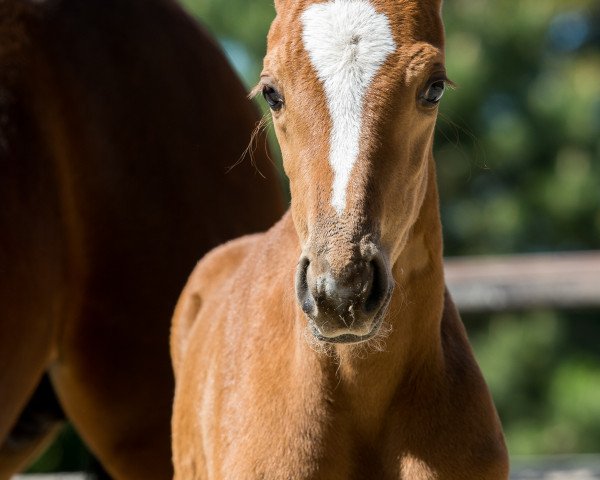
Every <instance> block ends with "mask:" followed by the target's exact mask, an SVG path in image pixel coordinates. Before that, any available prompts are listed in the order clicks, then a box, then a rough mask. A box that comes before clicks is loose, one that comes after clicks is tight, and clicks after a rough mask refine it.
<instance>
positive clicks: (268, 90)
mask: <svg viewBox="0 0 600 480" xmlns="http://www.w3.org/2000/svg"><path fill="white" fill-rule="evenodd" d="M262 95H263V97H264V98H265V100H266V101H267V103H268V104H269V107H270V108H271V110H274V111H277V110H281V107H283V97H282V96H281V94H280V93H279V92H278V91H277V90H276V89H274V88H273V87H271V86H269V85H265V86H264V87H263V89H262Z"/></svg>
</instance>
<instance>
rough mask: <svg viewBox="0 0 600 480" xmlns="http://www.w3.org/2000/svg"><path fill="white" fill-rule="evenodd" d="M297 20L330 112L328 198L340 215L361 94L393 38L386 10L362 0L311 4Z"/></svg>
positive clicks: (357, 130) (359, 121)
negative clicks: (330, 170) (383, 11)
mask: <svg viewBox="0 0 600 480" xmlns="http://www.w3.org/2000/svg"><path fill="white" fill-rule="evenodd" d="M302 26H303V31H302V40H303V42H304V48H305V49H306V51H307V52H308V55H309V57H310V61H311V63H312V65H313V68H314V69H315V70H316V72H317V76H318V78H319V80H320V81H321V82H322V83H323V87H324V90H325V95H326V97H327V106H328V108H329V114H330V116H331V123H332V131H331V138H330V147H329V163H330V164H331V168H332V169H333V187H332V196H331V204H332V205H333V207H334V208H335V210H336V211H337V213H338V215H341V214H342V212H343V211H344V209H345V208H346V190H347V187H348V182H349V180H350V172H351V171H352V167H353V166H354V164H355V162H356V159H357V157H358V153H359V140H360V132H361V124H362V110H363V100H364V96H365V93H366V91H367V88H368V87H369V84H370V83H371V80H373V77H374V76H375V74H376V73H377V71H378V70H379V68H380V67H381V65H383V63H384V62H385V60H386V59H387V57H388V55H390V54H391V53H392V52H393V51H394V50H395V49H396V44H395V42H394V39H393V38H392V31H391V29H390V24H389V21H388V18H387V16H386V15H385V14H383V13H377V11H376V10H375V8H373V6H372V5H371V4H370V3H369V2H368V0H332V1H329V2H326V3H316V4H313V5H311V6H310V7H308V8H307V9H306V10H305V11H304V12H303V13H302Z"/></svg>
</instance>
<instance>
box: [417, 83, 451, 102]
mask: <svg viewBox="0 0 600 480" xmlns="http://www.w3.org/2000/svg"><path fill="white" fill-rule="evenodd" d="M445 89H446V82H444V80H436V81H435V82H432V83H430V84H429V86H428V87H427V90H425V92H424V93H423V94H422V95H421V101H422V103H423V104H424V105H425V106H434V105H437V104H438V103H439V101H440V100H441V98H442V96H443V95H444V90H445Z"/></svg>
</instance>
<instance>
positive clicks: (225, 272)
mask: <svg viewBox="0 0 600 480" xmlns="http://www.w3.org/2000/svg"><path fill="white" fill-rule="evenodd" d="M260 236H261V234H254V235H246V236H243V237H240V238H237V239H235V240H231V241H229V242H227V243H224V244H223V245H220V246H219V247H216V248H214V249H213V250H211V251H210V252H208V253H207V254H206V255H205V256H204V257H203V258H202V259H201V260H200V261H199V262H198V264H197V265H196V267H195V268H194V270H193V271H192V273H191V275H190V277H189V279H188V281H187V284H186V285H185V287H184V289H183V292H182V293H181V295H180V297H179V300H178V302H177V305H176V307H175V312H174V314H173V319H172V324H171V356H172V359H173V367H174V370H175V375H177V372H178V370H179V366H180V364H181V361H182V359H183V357H184V356H185V353H186V351H187V347H188V344H189V340H190V335H191V330H192V328H193V327H194V324H195V323H196V320H197V319H198V317H199V316H200V313H201V312H202V311H203V309H204V308H206V307H205V303H206V299H210V300H213V301H214V299H215V298H214V297H217V298H218V297H220V296H222V295H223V294H224V293H225V292H227V290H228V288H227V286H226V284H227V283H228V282H230V281H231V280H232V279H233V278H234V277H235V274H236V270H237V269H238V268H239V266H240V264H241V263H242V261H243V259H244V258H245V257H246V256H247V255H248V252H249V251H250V250H251V248H252V246H253V245H254V243H255V241H256V239H257V237H260ZM227 299H228V298H227V297H223V301H225V300H227ZM229 300H231V299H230V298H229Z"/></svg>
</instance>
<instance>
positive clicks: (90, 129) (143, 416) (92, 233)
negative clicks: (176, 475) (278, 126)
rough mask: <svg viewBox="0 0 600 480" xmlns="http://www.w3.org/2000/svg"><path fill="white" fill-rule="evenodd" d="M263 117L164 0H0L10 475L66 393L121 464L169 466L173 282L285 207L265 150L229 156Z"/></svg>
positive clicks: (4, 382) (111, 464)
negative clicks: (249, 159) (265, 175)
mask: <svg viewBox="0 0 600 480" xmlns="http://www.w3.org/2000/svg"><path fill="white" fill-rule="evenodd" d="M256 120H257V114H256V111H255V110H254V109H253V108H252V106H251V105H249V104H248V102H247V100H246V98H245V91H244V88H243V87H242V85H241V84H240V82H239V81H238V80H237V79H236V77H235V75H234V74H233V72H232V70H231V68H230V67H229V66H228V64H227V62H226V61H225V59H224V57H223V56H222V54H221V53H220V52H219V50H218V48H216V47H215V45H214V44H213V42H212V41H211V40H210V39H209V38H208V37H207V35H206V34H204V33H203V32H202V31H200V30H199V29H198V28H197V26H196V25H195V24H194V22H192V21H191V20H190V18H189V17H188V16H187V15H186V14H184V13H183V11H182V10H181V9H180V8H179V7H178V6H177V5H175V4H174V3H173V2H171V1H169V0H86V1H84V2H82V1H79V0H54V1H47V2H33V1H31V2H30V1H23V0H0V445H1V446H0V478H1V479H6V478H9V477H10V475H11V473H13V472H15V471H17V470H18V469H19V468H21V467H22V466H23V465H25V464H26V463H27V461H28V459H30V458H31V456H32V455H33V454H34V453H35V452H36V451H37V450H38V449H39V448H40V446H41V445H42V444H44V443H45V442H46V441H47V439H48V438H49V437H50V436H51V433H52V432H53V431H55V430H56V428H55V426H56V424H57V422H58V420H59V419H60V417H61V415H62V413H61V409H64V412H65V413H66V416H67V417H68V419H70V420H71V421H72V422H73V424H74V425H75V427H76V428H77V430H78V431H79V433H80V434H81V435H82V436H83V438H84V440H85V441H86V442H87V443H88V445H89V446H90V447H91V449H92V450H93V451H94V452H95V453H96V455H97V456H98V457H99V459H100V460H101V461H102V463H103V464H104V465H105V467H106V469H107V470H108V471H109V473H110V474H111V475H112V476H114V477H115V478H128V479H143V480H148V479H167V478H170V477H172V466H171V453H170V418H171V403H172V397H173V388H174V385H173V378H172V370H171V365H170V361H169V351H168V338H169V328H170V318H171V316H172V312H173V308H174V306H175V303H176V300H177V295H178V293H179V292H180V291H181V288H182V286H183V285H184V283H185V279H186V278H187V275H188V274H189V271H190V270H191V269H192V268H193V266H194V264H195V261H196V259H197V258H198V253H199V252H202V251H208V249H210V248H212V247H214V246H216V245H217V244H219V243H222V242H223V241H225V240H227V239H230V238H233V237H234V236H239V235H242V234H244V233H248V232H252V231H256V230H259V229H264V228H266V227H268V226H269V225H271V224H272V223H273V222H274V221H275V220H276V219H277V218H279V217H280V216H281V214H282V213H283V208H282V202H281V198H280V195H279V191H278V188H277V187H276V181H275V174H274V173H273V170H272V169H270V166H269V164H268V163H266V159H265V156H264V155H262V154H261V153H260V152H258V157H257V159H256V160H257V161H258V162H259V163H260V165H259V167H260V169H261V170H262V171H263V172H269V176H270V181H269V182H267V181H265V180H263V179H262V178H261V177H260V176H259V175H257V174H256V172H255V169H254V168H253V167H252V166H251V165H250V164H249V163H245V164H243V165H241V166H239V167H237V168H235V169H233V170H232V171H231V172H230V173H226V171H227V168H228V167H230V166H231V165H232V164H234V163H235V162H236V161H237V160H238V159H239V157H240V154H241V153H242V152H243V151H244V149H245V147H246V145H247V144H248V140H249V136H250V131H251V130H252V128H253V126H254V124H255V122H256ZM55 393H56V396H55ZM56 397H58V400H57V398H56Z"/></svg>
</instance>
